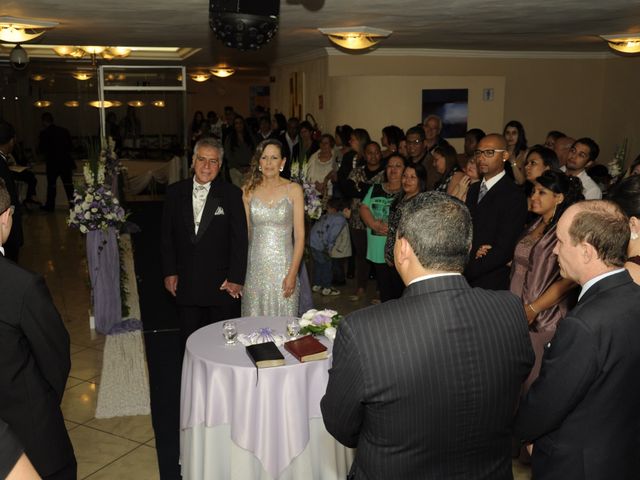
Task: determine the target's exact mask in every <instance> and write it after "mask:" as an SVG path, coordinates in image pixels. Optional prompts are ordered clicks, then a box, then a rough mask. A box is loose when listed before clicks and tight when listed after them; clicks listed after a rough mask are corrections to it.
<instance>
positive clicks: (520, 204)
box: [465, 133, 527, 290]
mask: <svg viewBox="0 0 640 480" xmlns="http://www.w3.org/2000/svg"><path fill="white" fill-rule="evenodd" d="M474 156H475V159H476V166H477V168H478V173H479V174H480V175H481V176H482V177H483V178H482V182H476V183H474V184H473V185H471V187H469V193H468V194H467V201H466V203H467V207H469V211H470V212H471V217H472V219H473V244H472V247H471V258H470V260H469V264H468V265H467V268H466V270H465V276H466V277H467V280H468V281H469V283H470V284H471V286H473V287H481V288H487V289H490V290H508V289H509V271H510V269H509V267H508V264H509V262H511V260H512V259H513V250H514V249H515V246H516V243H517V241H518V238H519V237H520V234H521V233H522V229H523V228H524V224H525V221H526V217H527V200H526V197H525V195H524V193H523V191H522V190H521V189H520V188H519V187H518V186H517V185H516V184H515V183H513V181H512V180H511V179H510V178H509V177H508V176H507V175H506V174H505V171H504V163H505V162H507V161H508V160H509V152H507V142H506V140H505V139H504V137H503V136H502V135H499V134H497V133H493V134H490V135H487V136H486V137H484V138H482V139H481V140H480V142H479V143H478V148H477V150H476V151H475V152H474Z"/></svg>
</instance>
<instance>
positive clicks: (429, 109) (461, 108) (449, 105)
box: [420, 88, 469, 138]
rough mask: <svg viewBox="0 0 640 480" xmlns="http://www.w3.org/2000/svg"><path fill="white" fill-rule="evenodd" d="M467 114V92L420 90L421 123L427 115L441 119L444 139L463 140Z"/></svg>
mask: <svg viewBox="0 0 640 480" xmlns="http://www.w3.org/2000/svg"><path fill="white" fill-rule="evenodd" d="M468 114H469V90H467V89H466V88H456V89H453V88H451V89H450V88H444V89H430V90H422V117H421V118H420V122H422V121H423V120H424V119H425V118H426V117H428V116H429V115H437V116H439V117H440V118H441V119H442V132H440V135H441V136H442V137H444V138H464V134H465V133H466V131H467V116H468Z"/></svg>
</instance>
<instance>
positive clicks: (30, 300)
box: [0, 181, 76, 480]
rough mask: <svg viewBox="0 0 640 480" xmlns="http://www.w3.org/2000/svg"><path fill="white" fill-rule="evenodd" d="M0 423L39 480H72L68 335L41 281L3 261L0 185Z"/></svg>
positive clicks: (5, 207) (2, 194) (3, 192)
mask: <svg viewBox="0 0 640 480" xmlns="http://www.w3.org/2000/svg"><path fill="white" fill-rule="evenodd" d="M0 212H2V213H0V392H1V393H0V419H2V420H3V421H5V422H6V423H7V424H9V427H10V428H11V430H12V431H13V433H14V434H15V435H16V437H17V438H18V439H19V440H20V442H21V443H22V445H23V446H24V448H25V453H26V454H27V455H28V456H29V458H30V459H31V461H32V462H33V465H34V466H35V468H36V470H37V471H38V473H39V474H40V476H42V477H43V478H48V479H56V480H57V479H60V480H62V479H65V480H67V479H69V480H72V479H75V478H76V460H75V456H74V454H73V447H72V446H71V441H70V440H69V435H68V434H67V429H66V428H65V425H64V420H63V418H62V412H61V410H60V402H61V400H62V395H63V393H64V387H65V385H66V383H67V376H68V375H69V368H70V366H71V361H70V354H69V334H68V333H67V330H66V328H65V327H64V324H63V323H62V319H61V318H60V315H59V314H58V312H57V310H56V308H55V306H54V305H53V301H52V300H51V295H50V294H49V290H48V289H47V287H46V285H45V283H44V280H43V278H42V277H41V276H39V275H36V274H33V273H31V272H28V271H27V270H24V269H22V268H20V267H19V266H17V265H16V264H15V263H13V262H12V261H11V260H8V259H6V258H5V257H4V251H3V249H2V247H1V245H2V244H3V243H4V242H5V241H6V239H7V237H8V236H9V232H10V230H11V223H12V218H11V217H12V208H11V207H10V199H9V194H8V192H7V189H6V188H5V186H4V182H2V181H0Z"/></svg>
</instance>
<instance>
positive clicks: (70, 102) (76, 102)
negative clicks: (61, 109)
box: [64, 100, 80, 108]
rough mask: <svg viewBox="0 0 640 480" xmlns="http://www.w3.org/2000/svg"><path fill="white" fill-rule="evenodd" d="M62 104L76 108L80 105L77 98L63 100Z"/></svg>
mask: <svg viewBox="0 0 640 480" xmlns="http://www.w3.org/2000/svg"><path fill="white" fill-rule="evenodd" d="M64 106H65V107H69V108H78V107H79V106H80V102H79V101H77V100H69V101H67V102H64Z"/></svg>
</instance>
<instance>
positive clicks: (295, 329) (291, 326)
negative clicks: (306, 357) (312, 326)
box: [287, 318, 300, 338]
mask: <svg viewBox="0 0 640 480" xmlns="http://www.w3.org/2000/svg"><path fill="white" fill-rule="evenodd" d="M299 333H300V324H299V323H298V319H297V318H290V319H289V320H287V335H289V337H290V338H296V337H297V336H298V334H299Z"/></svg>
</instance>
